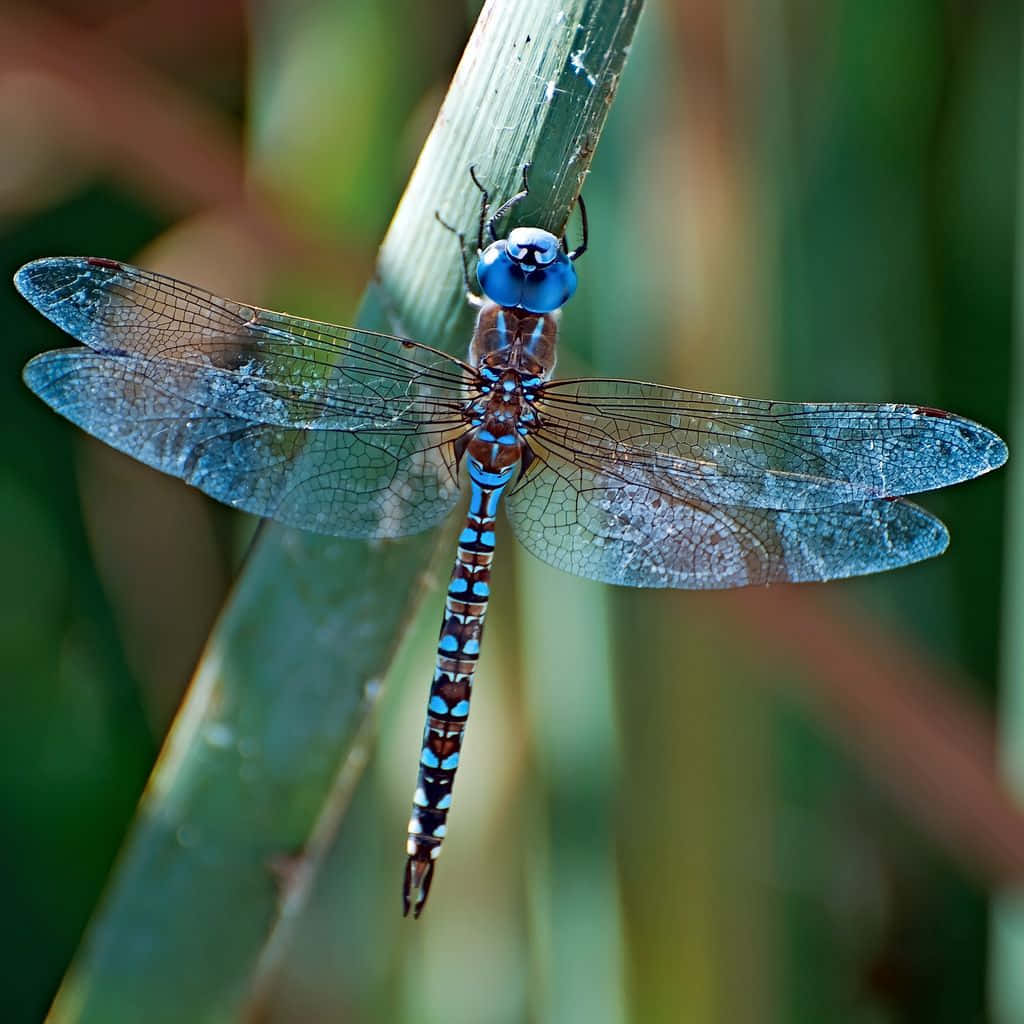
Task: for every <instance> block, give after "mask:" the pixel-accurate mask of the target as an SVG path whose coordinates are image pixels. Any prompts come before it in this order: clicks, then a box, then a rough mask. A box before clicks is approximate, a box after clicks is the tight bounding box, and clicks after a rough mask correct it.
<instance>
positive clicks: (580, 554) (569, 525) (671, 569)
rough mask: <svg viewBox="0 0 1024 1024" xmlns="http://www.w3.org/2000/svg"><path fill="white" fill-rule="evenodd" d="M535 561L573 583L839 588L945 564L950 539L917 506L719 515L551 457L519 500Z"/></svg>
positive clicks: (540, 462) (517, 522) (521, 527)
mask: <svg viewBox="0 0 1024 1024" xmlns="http://www.w3.org/2000/svg"><path fill="white" fill-rule="evenodd" d="M507 509H508V517H509V521H510V523H511V524H512V529H513V531H514V533H515V535H516V537H518V539H519V541H520V542H521V543H522V544H523V546H524V547H525V548H527V550H529V551H531V552H532V553H533V554H535V555H536V556H537V557H538V558H540V559H542V560H543V561H545V562H548V563H549V564H551V565H553V566H555V567H557V568H559V569H562V570H564V571H566V572H571V573H574V574H575V575H577V576H584V577H587V578H588V579H594V580H600V581H602V582H605V583H619V584H623V585H626V586H634V587H679V588H683V589H692V590H703V589H720V588H726V587H743V586H748V585H752V584H764V583H781V582H799V581H808V580H830V579H838V578H841V577H846V576H859V575H862V574H865V573H871V572H880V571H882V570H884V569H895V568H897V567H899V566H902V565H908V564H909V563H911V562H917V561H920V560H921V559H924V558H930V557H932V556H933V555H938V554H940V553H941V552H942V551H943V550H945V547H946V544H947V543H948V539H949V538H948V535H947V533H946V528H945V527H944V526H943V525H942V523H941V522H939V520H938V519H936V518H935V517H934V516H931V515H929V514H928V513H927V512H925V511H924V510H923V509H921V508H918V507H917V506H916V505H913V504H911V503H910V502H907V501H901V500H891V499H889V500H886V499H880V500H869V501H861V502H845V503H842V504H837V505H832V506H830V507H827V508H820V509H803V510H781V509H767V508H752V507H743V506H736V505H716V504H711V503H709V502H706V501H701V500H697V499H693V498H689V499H687V498H681V497H679V496H678V495H677V494H675V493H673V492H671V491H669V490H666V489H661V488H657V487H653V486H645V485H643V484H639V483H633V482H626V481H624V480H622V479H620V478H618V477H612V476H608V475H605V474H601V473H595V472H593V471H591V470H589V469H586V468H582V467H580V466H579V465H576V464H574V463H571V462H568V461H566V460H564V459H561V458H559V457H558V456H557V455H554V454H552V453H547V454H546V455H544V456H541V457H538V459H537V460H536V461H535V462H533V463H532V465H531V466H530V469H529V471H528V472H527V474H526V476H525V477H524V478H523V479H522V480H521V481H520V482H519V484H518V485H517V486H516V487H515V488H514V489H513V490H512V492H511V493H510V494H509V496H508V500H507Z"/></svg>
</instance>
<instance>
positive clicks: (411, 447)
mask: <svg viewBox="0 0 1024 1024" xmlns="http://www.w3.org/2000/svg"><path fill="white" fill-rule="evenodd" d="M16 283H17V285H18V288H19V289H20V290H21V292H22V294H24V295H25V297H26V298H27V299H28V300H29V301H30V302H31V303H32V304H33V305H34V306H36V307H37V308H38V309H39V310H40V311H41V312H43V313H44V314H45V315H46V316H48V317H49V318H50V319H51V320H53V321H54V323H56V324H57V325H58V326H60V327H62V328H64V329H65V330H66V331H68V332H69V333H70V334H72V335H74V336H75V337H76V338H79V339H80V340H82V341H84V342H85V343H86V344H87V345H88V346H89V348H88V349H78V350H68V351H60V352H50V353H45V354H44V355H42V356H38V357H37V358H36V359H33V360H32V361H31V362H30V363H29V364H28V366H27V367H26V369H25V380H26V382H27V383H28V385H29V387H30V388H32V390H33V391H35V392H36V393H37V394H38V395H39V396H40V397H41V398H42V399H43V400H44V401H46V402H47V403H49V404H50V405H51V406H52V407H53V408H54V409H56V410H57V411H58V412H60V413H62V414H63V415H65V416H67V417H68V418H69V419H71V420H72V421H73V422H75V423H77V424H78V425H79V426H81V427H82V428H83V429H85V430H87V431H88V432H89V433H91V434H93V435H95V436H96V437H99V438H100V439H101V440H104V441H106V442H107V443H108V444H111V445H113V446H114V447H115V448H118V449H119V450H121V451H124V452H126V453H128V454H129V455H132V456H134V457H135V458H138V459H140V460H141V461H143V462H145V463H147V464H148V465H151V466H154V467H156V468H158V469H161V470H163V471H164V472H167V473H171V474H173V475H175V476H179V477H181V478H182V479H184V480H186V481H188V482H189V483H191V484H193V485H195V486H197V487H199V488H201V489H202V490H204V491H206V492H207V493H208V494H211V495H212V496H213V497H215V498H218V499H219V500H221V501H224V502H226V503H227V504H230V505H234V506H236V507H238V508H242V509H245V510H246V511H249V512H252V513H254V514H256V515H261V516H269V517H272V518H274V519H277V520H279V521H281V522H285V523H289V524H291V525H295V526H299V527H302V528H304V529H310V530H315V531H317V532H321V533H329V534H336V535H340V536H352V537H388V536H390V537H393V536H400V535H404V534H408V533H415V532H417V531H419V530H423V529H426V528H427V527H429V526H431V525H433V524H434V523H436V522H437V521H438V520H439V519H441V518H442V517H443V516H444V515H445V514H446V513H447V512H448V511H449V510H450V509H451V507H452V506H453V505H454V503H455V502H456V500H457V497H458V481H457V466H456V464H455V458H454V453H453V448H452V442H453V441H454V439H455V438H456V437H458V436H459V434H460V433H462V431H463V430H464V429H465V425H464V423H463V421H462V418H461V415H460V406H461V400H462V399H461V390H462V367H461V364H460V363H459V362H458V361H457V360H453V359H451V358H450V357H447V356H445V355H444V354H443V353H439V352H436V351H435V350H433V349H429V348H427V347H425V346H420V345H416V344H413V343H411V342H404V341H402V340H401V339H396V338H390V337H388V336H386V335H377V334H372V333H370V332H366V331H357V330H354V329H351V328H344V327H335V326H333V325H330V324H320V323H317V322H315V321H309V320H302V319H299V318H296V317H289V316H286V315H284V314H279V313H272V312H270V311H266V310H260V309H255V308H254V307H248V306H241V305H239V304H237V303H233V302H230V301H229V300H226V299H220V298H218V297H216V296H213V295H210V294H209V293H207V292H203V291H201V290H200V289H196V288H193V287H192V286H190V285H185V284H182V283H180V282H177V281H174V280H172V279H170V278H166V277H162V276H161V275H157V274H150V273H148V272H145V271H141V270H137V269H136V268H134V267H127V266H125V265H122V264H116V263H113V262H111V261H105V260H87V259H55V260H41V261H37V262H36V263H33V264H29V265H28V266H27V267H24V268H22V270H21V271H19V273H18V276H17V278H16Z"/></svg>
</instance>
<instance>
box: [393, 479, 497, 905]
mask: <svg viewBox="0 0 1024 1024" xmlns="http://www.w3.org/2000/svg"><path fill="white" fill-rule="evenodd" d="M500 493H501V491H500V489H498V490H493V491H485V490H483V489H482V488H480V487H479V486H478V485H477V484H476V482H473V494H472V500H471V505H470V512H469V516H468V517H467V519H466V527H465V529H464V530H463V531H462V534H461V536H460V537H459V549H458V554H457V555H456V558H455V568H454V569H453V570H452V577H451V582H450V583H449V584H448V594H447V597H446V599H445V604H444V620H443V621H442V623H441V635H440V637H439V638H438V642H437V664H436V668H435V669H434V679H433V682H432V683H431V685H430V698H429V701H428V704H427V723H426V727H425V729H424V731H423V749H422V751H421V752H420V766H419V775H418V777H417V780H416V792H415V795H414V796H413V807H412V816H411V817H410V819H409V841H408V844H407V847H406V850H407V853H408V859H407V861H406V871H405V886H404V892H403V899H404V903H405V912H406V913H407V914H408V912H409V909H410V906H411V907H412V910H413V915H414V916H415V917H419V914H420V911H421V910H422V908H423V904H424V903H425V902H426V899H427V894H428V892H429V891H430V882H431V878H432V876H433V873H434V861H435V860H437V858H438V855H439V854H440V852H441V843H442V841H443V840H444V836H445V829H446V826H445V822H446V820H447V818H448V810H449V808H450V807H451V803H452V785H453V783H454V782H455V771H456V769H457V768H458V766H459V755H460V752H461V750H462V737H463V733H464V732H465V728H466V719H467V718H468V717H469V701H470V697H471V695H472V690H473V674H474V672H475V671H476V663H477V658H478V656H479V653H480V637H481V634H482V633H483V628H484V616H485V614H486V613H487V600H488V597H489V596H490V581H491V562H492V561H493V559H494V512H495V509H496V507H497V501H498V497H499V495H500Z"/></svg>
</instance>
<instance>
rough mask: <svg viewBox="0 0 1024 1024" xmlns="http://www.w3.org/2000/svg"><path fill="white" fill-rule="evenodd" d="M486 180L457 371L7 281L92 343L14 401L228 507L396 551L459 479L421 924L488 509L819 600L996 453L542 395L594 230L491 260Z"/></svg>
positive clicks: (521, 232)
mask: <svg viewBox="0 0 1024 1024" xmlns="http://www.w3.org/2000/svg"><path fill="white" fill-rule="evenodd" d="M474 182H476V184H477V187H478V188H479V189H480V191H481V194H482V195H481V204H480V218H479V226H478V229H477V239H476V242H477V257H478V261H477V266H476V277H477V281H478V282H479V286H480V289H481V291H482V292H483V296H482V297H477V296H475V295H473V293H472V289H471V288H470V287H469V274H468V269H467V267H466V265H465V259H464V262H463V271H464V276H465V279H466V285H467V294H469V296H470V301H471V302H473V303H474V304H475V305H476V306H478V307H479V312H478V316H477V322H476V329H475V330H474V332H473V335H472V338H471V341H470V345H469V354H468V357H467V359H466V360H461V359H458V358H455V357H454V356H451V355H448V354H447V353H445V352H442V351H440V350H438V349H435V348H431V347H430V346H428V345H424V344H421V343H419V342H416V341H412V340H409V339H406V338H400V337H393V336H390V335H386V334H379V333H376V332H373V331H365V330H359V329H356V328H352V327H341V326H335V325H333V324H328V323H319V322H317V321H313V320H305V319H302V318H300V317H294V316H289V315H286V314H283V313H274V312H271V311H269V310H265V309H260V308H258V307H256V306H251V305H245V304H241V303H238V302H232V301H230V300H228V299H223V298H218V297H217V296H215V295H211V294H210V293H208V292H206V291H203V290H202V289H200V288H196V287H194V286H192V285H189V284H183V283H182V282H180V281H176V280H173V279H172V278H169V277H164V276H163V275H160V274H154V273H150V272H148V271H145V270H140V269H138V268H136V267H132V266H128V265H126V264H123V263H119V262H116V261H114V260H109V259H99V258H63V257H58V258H51V259H40V260H36V261H35V262H32V263H29V264H27V265H26V266H24V267H22V268H21V270H19V271H18V273H17V275H16V277H15V284H16V286H17V288H18V290H19V291H20V292H21V294H22V295H23V296H24V297H25V298H26V299H27V300H28V301H29V302H30V303H31V304H32V305H33V306H35V307H36V309H38V310H39V311H40V312H41V313H43V314H44V315H45V316H46V317H48V318H49V319H50V320H52V321H53V322H54V323H55V324H56V325H57V326H58V327H60V328H62V329H63V330H64V331H66V332H67V333H68V334H70V335H71V336H72V337H74V338H76V339H78V340H79V341H80V342H83V343H84V347H77V348H70V349H61V350H57V351H51V352H45V353H43V354H42V355H39V356H36V357H35V358H34V359H32V360H31V361H30V362H29V363H28V365H27V366H26V368H25V381H26V383H27V384H28V386H29V387H30V388H31V389H32V390H33V391H34V392H35V393H36V394H37V395H38V396H39V397H40V398H42V399H43V401H45V402H46V403H48V404H49V405H50V406H52V407H53V409H55V410H56V411H57V412H59V413H61V414H62V415H64V416H66V417H67V418H68V419H70V420H71V421H72V422H74V423H76V424H77V425H78V426H80V427H81V428H82V429H84V430H85V431H87V432H88V433H90V434H92V435H94V436H95V437H98V438H100V439H101V440H103V441H105V442H107V443H108V444H110V445H112V446H113V447H114V448H117V449H119V450H120V451H123V452H126V453H127V454H129V455H131V456H133V457H135V458H136V459H139V460H140V461H141V462H144V463H146V464H147V465H150V466H153V467H155V468H156V469H159V470H162V471H163V472H165V473H169V474H171V475H173V476H176V477H180V478H181V479H182V480H185V481H186V482H188V483H189V484H192V485H193V486H195V487H198V488H199V489H200V490H202V491H205V492H206V493H207V494H209V495H212V496H213V497H214V498H217V499H218V500H220V501H223V502H225V503H226V504H228V505H231V506H233V507H235V508H239V509H244V510H245V511H247V512H250V513H253V514H255V515H258V516H265V517H269V518H271V519H275V520H277V521H278V522H281V523H285V524H288V525H291V526H296V527H300V528H302V529H305V530H311V531H314V532H317V533H323V534H331V535H335V536H341V537H357V538H359V537H361V538H387V537H401V536H405V535H408V534H413V533H417V532H419V531H422V530H426V529H428V528H430V527H432V526H434V525H435V524H437V523H438V522H440V521H441V520H442V519H443V518H444V517H445V516H447V515H448V514H449V513H450V512H451V510H452V509H453V507H454V506H455V504H456V502H457V500H458V497H459V493H460V480H459V475H460V468H461V467H463V466H464V467H465V475H466V477H467V478H468V483H469V509H468V512H467V516H466V521H465V527H464V528H463V530H462V533H461V535H460V537H459V542H458V551H457V554H456V557H455V567H454V570H453V572H452V576H451V581H450V583H449V584H448V590H447V595H446V598H445V606H444V614H443V618H442V623H441V631H440V637H439V640H438V645H437V659H436V664H435V668H434V675H433V679H432V681H431V684H430V693H429V698H428V706H427V719H426V727H425V730H424V734H423V745H422V748H421V751H420V757H419V774H418V778H417V782H416V789H415V795H414V797H413V808H412V816H411V818H410V821H409V827H408V842H407V859H406V866H405V875H404V884H403V905H404V910H405V913H406V914H408V913H409V912H410V910H411V911H412V913H413V915H414V916H416V917H418V916H419V914H420V912H421V911H422V909H423V906H424V903H425V901H426V899H427V895H428V893H429V891H430V885H431V880H432V878H433V873H434V865H435V862H436V860H437V857H438V855H439V854H440V852H441V845H442V842H443V840H444V837H445V834H446V830H447V818H448V812H449V808H450V807H451V802H452V785H453V783H454V779H455V773H456V769H457V768H458V765H459V757H460V753H461V748H462V740H463V735H464V732H465V728H466V722H467V718H468V714H469V704H470V697H471V691H472V686H473V678H474V674H475V671H476V665H477V660H478V657H479V652H480V640H481V635H482V631H483V625H484V616H485V614H486V611H487V603H488V597H489V594H490V582H491V580H490V577H491V563H492V559H493V554H494V541H495V517H496V516H497V512H498V504H499V501H500V500H501V499H502V497H504V499H505V508H506V511H507V516H508V521H509V524H510V525H511V527H512V531H513V533H514V534H515V535H516V537H517V538H518V539H519V541H520V543H522V544H523V545H524V546H525V547H526V548H527V550H529V551H531V552H532V553H533V554H534V555H536V556H538V557H539V558H541V559H543V560H544V561H545V562H548V563H550V564H552V565H554V566H557V567H558V568H559V569H564V570H565V571H567V572H571V573H575V574H576V575H578V576H583V577H587V578H589V579H593V580H599V581H602V582H605V583H616V584H622V585H626V586H633V587H682V588H693V589H713V588H725V587H743V586H750V585H764V584H769V583H781V582H798V581H806V580H831V579H837V578H841V577H848V576H857V575H861V574H864V573H872V572H879V571H882V570H886V569H894V568H897V567H899V566H903V565H908V564H910V563H912V562H917V561H920V560H922V559H925V558H930V557H932V556H934V555H938V554H940V553H941V552H942V551H943V550H944V549H945V547H946V545H947V543H948V539H949V538H948V534H947V532H946V529H945V527H944V526H943V524H942V523H941V522H940V521H939V520H938V519H936V518H935V517H934V516H932V515H931V514H929V513H928V512H926V511H924V510H923V509H921V508H919V507H918V506H917V505H914V504H912V503H910V502H909V501H906V500H904V497H903V496H904V495H908V494H914V493H917V492H920V491H928V490H932V489H934V488H938V487H944V486H947V485H949V484H954V483H959V482H960V481H963V480H968V479H970V478H972V477H975V476H978V475H980V474H982V473H985V472H987V471H989V470H991V469H994V468H996V467H998V466H1000V465H1002V464H1003V462H1004V461H1005V459H1006V454H1007V452H1006V446H1005V445H1004V444H1003V442H1002V441H1001V440H1000V439H999V438H998V437H997V436H996V435H995V434H993V433H992V432H991V431H989V430H987V429H985V428H984V427H982V426H979V425H978V424H977V423H973V422H971V421H970V420H967V419H963V418H961V417H959V416H954V415H952V414H950V413H947V412H943V411H941V410H939V409H933V408H929V407H926V406H918V405H892V404H886V405H854V404H814V405H810V404H797V403H790V402H772V401H764V400H754V399H746V398H733V397H728V396H725V395H716V394H709V393H705V392H700V391H687V390H683V389H681V388H674V387H667V386H664V385H661V384H646V383H640V382H638V381H631V380H612V379H598V378H581V379H574V380H560V381H557V380H553V379H552V371H553V370H554V366H555V355H556V352H555V350H556V343H557V332H558V316H559V311H560V309H561V307H562V306H563V305H564V304H565V303H566V301H567V300H568V299H569V298H570V297H571V296H572V294H573V292H574V291H575V289H576V269H575V264H576V261H577V260H578V259H579V257H580V256H581V255H582V254H583V253H584V251H585V249H586V247H587V244H588V242H587V224H586V208H585V206H584V205H583V203H582V200H581V201H580V204H579V205H580V212H581V215H582V223H583V233H582V240H581V244H580V245H579V246H578V247H577V248H575V249H570V248H569V245H568V242H567V240H566V239H565V237H564V236H563V237H562V238H558V237H556V236H555V235H553V234H551V233H549V232H547V231H544V230H541V229H539V228H531V227H517V228H514V229H513V230H512V231H510V232H509V233H508V236H507V238H502V237H499V234H498V230H497V226H498V224H499V222H500V221H501V219H502V218H503V217H504V216H505V215H506V214H507V213H508V212H509V210H510V209H511V208H512V207H513V206H515V205H516V204H517V203H518V202H520V201H521V200H522V199H523V198H525V196H526V195H527V193H528V190H529V189H528V185H527V181H526V173H525V170H524V174H523V187H522V189H521V190H520V191H519V192H517V193H516V194H515V195H513V196H512V197H511V198H510V199H508V200H507V201H506V202H504V203H503V204H501V205H500V206H499V207H498V208H497V209H494V210H492V208H491V204H490V199H489V196H488V193H487V191H486V190H485V189H484V188H483V187H482V186H481V185H480V183H479V181H478V180H477V179H476V176H475V174H474ZM442 223H443V222H442ZM485 232H486V236H487V238H486V239H485ZM485 242H486V244H485ZM464 251H465V247H464V246H463V252H464Z"/></svg>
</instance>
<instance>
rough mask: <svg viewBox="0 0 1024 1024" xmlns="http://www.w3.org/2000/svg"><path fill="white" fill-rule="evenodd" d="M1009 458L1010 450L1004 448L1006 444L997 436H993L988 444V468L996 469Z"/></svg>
mask: <svg viewBox="0 0 1024 1024" xmlns="http://www.w3.org/2000/svg"><path fill="white" fill-rule="evenodd" d="M1009 457H1010V449H1009V448H1007V447H1006V442H1005V441H1004V440H1003V439H1002V438H1001V437H1000V436H999V435H998V434H993V435H992V440H991V441H990V442H989V450H988V468H989V469H998V468H999V467H1000V466H1002V465H1004V464H1005V463H1006V460H1007V459H1008V458H1009Z"/></svg>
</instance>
